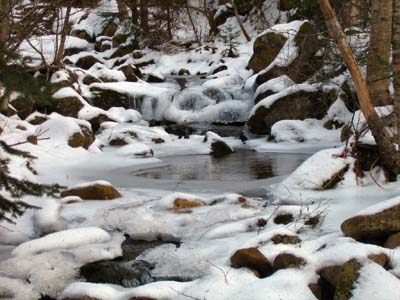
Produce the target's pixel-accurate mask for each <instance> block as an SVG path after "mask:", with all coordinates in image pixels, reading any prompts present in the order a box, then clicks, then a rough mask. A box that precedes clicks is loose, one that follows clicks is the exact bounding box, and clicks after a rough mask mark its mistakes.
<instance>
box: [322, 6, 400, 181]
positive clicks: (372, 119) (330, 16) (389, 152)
mask: <svg viewBox="0 0 400 300" xmlns="http://www.w3.org/2000/svg"><path fill="white" fill-rule="evenodd" d="M320 7H321V10H322V13H323V15H324V18H325V23H326V26H327V28H328V32H329V35H330V36H331V38H332V39H333V40H334V41H335V43H336V44H337V46H338V48H339V50H340V52H341V54H342V57H343V59H344V61H345V63H346V65H347V67H348V69H349V71H350V74H351V76H352V78H353V80H354V83H355V87H356V91H357V96H358V101H359V104H360V108H361V112H362V113H363V115H364V117H365V119H366V121H367V124H368V127H369V129H370V130H371V133H372V135H373V136H374V138H375V141H376V144H377V146H378V149H379V152H380V155H381V160H382V164H383V166H384V167H385V169H386V171H388V172H390V173H391V174H392V175H398V174H400V156H399V153H398V150H397V148H396V147H395V145H394V144H393V139H392V134H391V132H390V131H389V130H388V129H387V128H386V127H385V126H384V123H383V121H382V120H381V119H380V118H379V116H378V114H377V113H376V111H375V109H374V106H373V102H372V100H371V97H370V94H369V91H368V86H367V83H366V81H365V79H364V78H363V76H362V73H361V70H360V68H359V66H358V64H357V61H356V59H355V57H354V55H353V53H352V51H351V48H350V46H349V44H348V42H347V39H346V35H345V34H344V32H343V29H342V27H341V25H340V23H339V21H338V18H337V16H336V13H335V11H334V10H333V8H332V5H331V3H330V1H329V0H320Z"/></svg>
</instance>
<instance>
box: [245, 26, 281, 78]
mask: <svg viewBox="0 0 400 300" xmlns="http://www.w3.org/2000/svg"><path fill="white" fill-rule="evenodd" d="M286 41H287V38H286V37H285V36H283V35H282V34H279V33H276V32H268V33H266V34H264V35H262V36H259V37H258V38H257V39H256V41H255V42H254V47H253V52H254V54H253V56H252V57H251V59H250V62H249V68H250V69H252V70H253V71H254V72H256V73H258V72H260V71H262V70H264V69H265V68H266V67H268V66H269V65H270V64H271V63H272V62H273V61H274V60H275V58H276V56H277V55H278V54H279V52H280V51H281V49H282V47H283V45H285V43H286Z"/></svg>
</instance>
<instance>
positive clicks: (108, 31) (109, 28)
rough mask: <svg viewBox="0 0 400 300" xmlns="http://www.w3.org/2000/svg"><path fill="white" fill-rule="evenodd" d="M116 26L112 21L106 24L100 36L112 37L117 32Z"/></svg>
mask: <svg viewBox="0 0 400 300" xmlns="http://www.w3.org/2000/svg"><path fill="white" fill-rule="evenodd" d="M117 29H118V25H117V24H115V23H114V21H110V22H108V24H107V25H106V26H105V27H104V28H103V31H102V33H101V34H100V35H101V36H109V37H112V36H114V35H115V33H116V32H117Z"/></svg>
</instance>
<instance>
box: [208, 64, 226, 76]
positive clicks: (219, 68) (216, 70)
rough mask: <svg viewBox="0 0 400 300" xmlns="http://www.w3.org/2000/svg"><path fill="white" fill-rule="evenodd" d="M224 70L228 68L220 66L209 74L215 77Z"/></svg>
mask: <svg viewBox="0 0 400 300" xmlns="http://www.w3.org/2000/svg"><path fill="white" fill-rule="evenodd" d="M225 70H228V67H227V66H225V65H221V66H219V67H217V68H215V69H214V70H213V71H212V72H211V74H212V75H215V74H217V73H219V72H222V71H225Z"/></svg>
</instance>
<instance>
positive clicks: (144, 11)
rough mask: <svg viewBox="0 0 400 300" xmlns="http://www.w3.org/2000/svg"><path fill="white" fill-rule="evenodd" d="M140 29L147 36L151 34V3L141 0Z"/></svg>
mask: <svg viewBox="0 0 400 300" xmlns="http://www.w3.org/2000/svg"><path fill="white" fill-rule="evenodd" d="M140 27H141V28H142V30H143V32H144V33H145V34H146V33H148V32H149V1H148V0H140Z"/></svg>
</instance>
